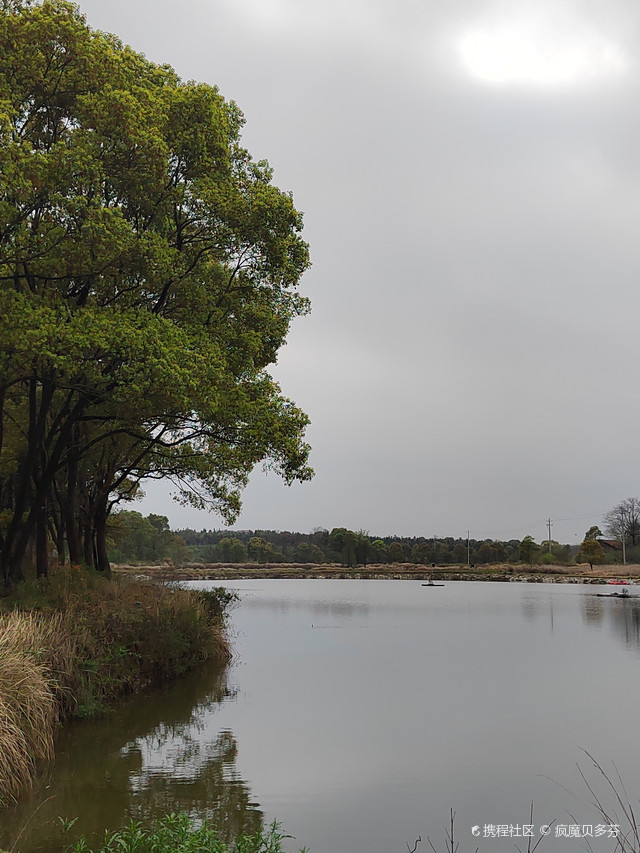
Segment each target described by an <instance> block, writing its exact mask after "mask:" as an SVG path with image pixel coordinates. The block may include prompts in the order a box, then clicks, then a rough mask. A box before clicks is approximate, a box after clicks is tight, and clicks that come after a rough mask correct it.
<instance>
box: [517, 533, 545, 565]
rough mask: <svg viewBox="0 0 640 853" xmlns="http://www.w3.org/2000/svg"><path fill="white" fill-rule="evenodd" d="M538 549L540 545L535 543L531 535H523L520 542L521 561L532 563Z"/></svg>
mask: <svg viewBox="0 0 640 853" xmlns="http://www.w3.org/2000/svg"><path fill="white" fill-rule="evenodd" d="M539 551H540V546H539V545H537V544H536V543H535V542H534V540H533V537H532V536H525V537H524V539H523V540H522V542H521V543H520V555H519V556H520V560H521V562H523V563H529V564H532V563H533V562H534V561H535V558H536V556H537V554H538V553H539Z"/></svg>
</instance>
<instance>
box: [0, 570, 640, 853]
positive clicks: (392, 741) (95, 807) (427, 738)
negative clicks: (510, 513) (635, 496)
mask: <svg viewBox="0 0 640 853" xmlns="http://www.w3.org/2000/svg"><path fill="white" fill-rule="evenodd" d="M247 584H248V585H250V588H247V589H244V588H243V584H242V583H236V584H230V586H235V587H237V588H239V589H240V591H241V602H240V604H239V605H238V607H237V608H236V609H235V611H234V613H233V616H232V624H231V629H232V633H233V634H234V636H235V640H234V642H235V645H236V651H237V659H236V662H235V664H234V665H233V666H232V668H231V669H230V671H229V672H228V673H227V674H226V675H225V676H224V677H221V678H217V679H216V678H215V676H214V675H213V674H211V673H209V674H208V675H207V674H204V675H194V676H193V677H191V678H187V679H184V680H181V681H179V682H177V683H176V684H175V685H173V686H171V687H169V688H166V689H165V690H163V691H158V692H156V693H154V694H150V695H149V696H148V697H137V698H136V697H133V698H132V699H131V700H129V701H127V702H124V703H122V704H121V705H119V706H118V707H117V709H116V711H115V713H114V714H113V715H111V716H110V717H108V718H105V720H103V721H101V722H99V723H91V724H89V725H85V726H77V727H73V728H72V729H70V730H65V731H63V732H62V733H61V739H60V754H59V760H58V762H57V763H56V767H55V768H54V771H53V773H52V778H51V784H52V788H51V791H52V792H55V797H56V800H55V801H54V802H53V803H46V804H45V805H44V806H43V808H42V817H43V825H44V823H46V822H47V821H48V822H49V824H50V825H51V824H52V822H53V819H54V818H55V816H56V815H57V814H63V815H65V816H67V817H74V816H75V815H76V814H80V815H81V821H80V822H79V824H78V830H79V831H80V832H82V833H85V832H90V831H91V830H92V829H93V828H100V829H102V827H104V826H115V825H117V824H119V823H121V822H122V820H126V819H127V818H128V817H131V816H134V817H139V816H143V817H144V816H151V815H154V814H158V813H162V812H165V811H172V810H177V809H183V810H186V811H188V812H190V813H191V814H193V815H202V814H208V815H210V816H211V817H213V818H214V819H216V820H217V821H219V822H220V825H221V826H222V828H223V832H224V834H225V836H226V837H231V836H232V835H233V834H234V833H237V832H238V830H239V829H241V828H243V827H244V828H252V827H255V826H257V825H258V823H259V821H260V820H261V816H262V814H263V813H264V815H265V818H266V819H267V820H269V821H270V820H272V819H274V818H277V819H278V820H281V821H282V822H283V824H284V827H285V829H286V831H287V832H290V833H292V834H293V835H295V836H297V839H298V841H297V842H291V846H290V849H291V850H292V851H293V850H297V849H298V848H299V847H300V846H302V844H308V845H309V846H310V848H311V853H334V851H340V850H348V851H354V853H355V851H358V850H366V851H367V853H389V852H390V851H394V850H401V849H403V845H404V844H405V842H406V841H409V840H410V841H411V842H413V839H415V838H416V837H417V836H418V835H419V834H420V835H422V837H423V839H424V838H426V836H427V834H429V835H430V836H431V837H432V838H433V839H434V841H438V843H439V848H441V849H444V843H443V842H442V831H443V828H444V826H445V825H446V822H447V819H448V814H449V808H451V807H453V808H455V809H456V811H457V812H458V815H459V827H460V837H461V838H462V839H463V845H461V849H462V848H463V847H465V849H466V848H467V847H468V846H469V845H468V844H467V841H471V838H470V837H469V838H467V837H466V835H468V834H469V828H470V827H471V825H472V824H480V825H483V824H484V823H524V822H527V820H528V812H529V804H530V802H531V800H532V799H533V800H535V804H536V814H537V815H538V820H539V821H540V822H542V821H544V820H547V821H550V820H552V819H553V818H554V817H555V818H558V820H560V821H561V822H562V821H563V819H564V822H567V821H568V817H564V816H565V815H566V813H567V811H571V812H572V813H575V814H576V815H578V814H579V815H580V819H581V820H584V821H586V822H588V821H589V817H590V816H591V818H593V815H592V814H591V813H589V809H588V808H587V806H586V805H585V804H584V802H583V801H584V800H585V796H584V793H585V791H584V786H583V783H582V781H581V779H580V777H579V774H578V773H577V772H576V771H575V764H576V762H577V761H581V762H584V753H583V752H582V750H583V749H587V750H589V751H590V752H592V753H593V754H595V755H596V756H597V757H599V758H601V760H602V761H603V762H604V763H606V762H608V761H610V760H614V761H616V764H617V765H618V766H619V768H620V770H621V773H622V775H623V777H624V778H625V781H626V782H627V783H628V786H629V789H630V790H633V791H637V790H640V768H638V766H637V761H635V755H633V751H632V750H629V749H628V744H627V742H626V739H625V733H627V732H630V731H633V730H634V727H635V724H636V723H635V720H636V713H635V708H636V707H637V706H638V705H640V679H639V678H638V677H637V667H638V666H639V665H640V654H639V652H640V644H639V643H638V636H639V627H638V622H639V618H638V617H639V615H640V608H638V606H637V604H638V602H640V599H639V600H638V602H636V601H635V600H630V601H617V600H607V599H599V598H596V597H595V593H596V588H593V587H585V586H569V585H556V584H543V585H542V584H541V585H523V584H515V583H514V584H491V583H476V584H473V583H448V584H446V585H445V587H441V588H436V589H423V588H422V587H421V586H420V584H419V582H412V581H355V582H351V581H319V582H316V581H308V580H301V581H265V582H264V583H263V584H261V585H260V586H259V587H258V585H257V584H256V581H255V580H254V581H251V582H247ZM597 589H598V590H600V589H602V587H598V588H597ZM363 628H366V630H362V629H363ZM319 629H323V630H319ZM622 649H626V650H627V652H628V653H626V654H622V655H621V654H619V652H620V651H621V650H622ZM621 685H623V687H624V701H620V689H621V687H620V686H621ZM549 778H551V779H553V780H555V781H556V782H557V783H558V784H557V785H556V784H553V783H552V782H550V781H549ZM561 786H564V787H565V788H568V789H569V790H570V791H573V792H574V793H576V795H577V796H576V797H574V796H572V795H570V794H568V793H567V791H565V790H564V789H563V788H562V787H561ZM47 793H48V792H45V791H44V790H42V791H39V792H38V793H37V795H36V797H35V798H34V800H33V801H32V802H31V803H28V804H25V807H24V808H23V809H22V811H21V812H20V811H19V810H16V811H15V812H14V815H13V819H14V823H13V826H14V827H20V826H22V825H23V824H24V822H25V820H26V819H27V818H28V815H29V814H30V813H31V811H32V810H33V807H34V806H37V805H38V803H40V802H42V801H43V800H44V799H45V798H46V795H47ZM3 831H4V833H5V834H4V835H3V834H2V833H3ZM38 832H40V833H41V834H40V836H38ZM38 832H36V833H34V834H33V836H32V840H30V841H29V844H30V845H31V846H25V847H24V848H23V853H31V851H32V850H33V851H35V850H47V851H49V850H50V851H52V853H53V851H55V850H59V849H61V848H60V846H58V847H57V848H56V846H55V844H51V843H50V841H51V839H50V837H46V836H45V835H42V833H43V832H45V830H44V829H42V830H40V829H39V830H38ZM465 833H466V835H465ZM13 837H15V830H14V831H13V834H12V832H11V831H9V832H7V831H6V830H2V829H0V847H1V846H2V845H3V844H4V845H5V846H8V843H9V842H10V841H11V839H12V838H13ZM45 838H46V843H44V841H43V839H45ZM480 840H481V841H482V839H480ZM570 844H571V842H563V845H564V846H567V853H569V845H570ZM38 845H40V846H38ZM501 845H502V846H501ZM564 846H563V850H564ZM472 849H475V845H474V847H473V848H472ZM480 849H481V852H482V851H484V853H501V851H502V850H504V851H505V853H506V851H507V850H512V849H513V846H512V845H511V846H508V845H507V841H506V840H505V841H504V843H503V842H502V840H500V841H499V842H497V841H495V840H494V841H493V842H490V846H489V847H488V846H487V842H485V843H484V844H481V847H480ZM547 849H553V848H552V847H548V848H547ZM576 849H577V848H576ZM594 850H595V851H596V853H601V851H600V848H598V847H597V846H596V845H594Z"/></svg>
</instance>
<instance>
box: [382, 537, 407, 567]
mask: <svg viewBox="0 0 640 853" xmlns="http://www.w3.org/2000/svg"><path fill="white" fill-rule="evenodd" d="M406 559H407V552H406V550H405V548H403V547H402V542H392V543H391V544H390V545H389V547H388V548H387V561H388V562H389V563H404V562H405V561H406Z"/></svg>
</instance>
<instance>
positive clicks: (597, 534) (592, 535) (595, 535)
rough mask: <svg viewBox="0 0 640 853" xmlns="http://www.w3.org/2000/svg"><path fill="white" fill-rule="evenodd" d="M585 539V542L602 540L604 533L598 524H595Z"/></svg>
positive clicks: (585, 535)
mask: <svg viewBox="0 0 640 853" xmlns="http://www.w3.org/2000/svg"><path fill="white" fill-rule="evenodd" d="M584 539H585V541H586V540H587V539H602V531H601V530H600V528H599V527H598V526H597V525H596V524H594V525H593V526H592V527H590V528H589V529H588V530H587V532H586V533H585V534H584Z"/></svg>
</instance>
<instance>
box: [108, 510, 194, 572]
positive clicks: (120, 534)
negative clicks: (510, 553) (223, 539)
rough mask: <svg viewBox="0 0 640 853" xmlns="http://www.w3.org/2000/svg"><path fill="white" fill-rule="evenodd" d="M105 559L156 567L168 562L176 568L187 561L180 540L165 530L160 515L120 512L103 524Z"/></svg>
mask: <svg viewBox="0 0 640 853" xmlns="http://www.w3.org/2000/svg"><path fill="white" fill-rule="evenodd" d="M107 537H108V540H107V542H108V546H109V556H110V558H111V559H112V560H113V561H114V562H115V563H144V564H149V563H158V562H161V561H163V560H170V561H171V562H172V563H174V564H176V565H179V564H180V563H185V562H187V561H188V559H189V550H188V548H187V545H186V543H185V541H184V539H183V538H182V537H181V536H178V535H177V534H176V533H172V532H171V530H169V519H168V518H167V517H166V516H164V515H154V514H151V515H148V516H147V517H146V518H143V516H142V515H141V514H140V513H139V512H135V511H129V510H120V511H119V512H114V513H112V515H111V516H110V517H109V520H108V521H107Z"/></svg>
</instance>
